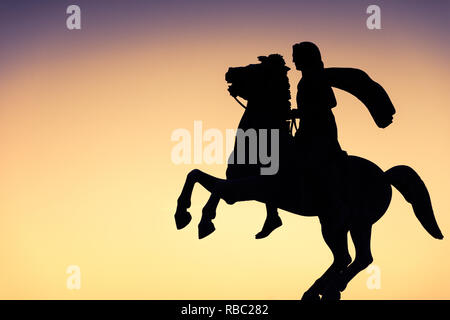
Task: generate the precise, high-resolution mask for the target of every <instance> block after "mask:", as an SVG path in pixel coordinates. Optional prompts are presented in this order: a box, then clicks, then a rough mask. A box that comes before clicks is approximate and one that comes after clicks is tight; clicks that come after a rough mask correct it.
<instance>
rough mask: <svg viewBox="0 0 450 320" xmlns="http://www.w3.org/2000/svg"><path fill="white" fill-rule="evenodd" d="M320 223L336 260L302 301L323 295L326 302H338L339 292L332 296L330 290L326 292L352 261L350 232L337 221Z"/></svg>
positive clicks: (322, 221) (324, 219) (326, 220)
mask: <svg viewBox="0 0 450 320" xmlns="http://www.w3.org/2000/svg"><path fill="white" fill-rule="evenodd" d="M320 223H321V225H322V236H323V238H324V240H325V242H326V244H327V245H328V247H329V248H330V250H331V252H332V253H333V259H334V260H333V263H332V264H331V266H330V267H329V268H328V269H327V271H326V272H325V273H324V274H323V275H322V276H321V277H320V278H319V279H317V280H316V281H315V282H314V284H313V285H312V286H311V288H309V289H308V290H307V291H306V292H305V293H304V294H303V297H302V300H319V299H320V296H319V295H322V299H324V300H330V299H331V300H338V299H339V298H340V293H339V291H338V290H337V291H336V292H333V294H331V292H329V290H326V289H327V287H328V283H329V282H330V281H331V280H332V279H333V278H334V277H335V276H337V275H338V274H340V273H342V272H343V270H345V268H347V266H348V265H349V263H350V262H351V261H352V259H351V257H350V254H349V252H348V243H347V232H348V230H347V229H346V228H345V226H344V225H342V223H339V221H336V219H333V221H329V220H328V219H326V218H323V219H321V220H320Z"/></svg>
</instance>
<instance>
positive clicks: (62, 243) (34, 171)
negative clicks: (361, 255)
mask: <svg viewBox="0 0 450 320" xmlns="http://www.w3.org/2000/svg"><path fill="white" fill-rule="evenodd" d="M70 4H77V5H79V6H80V8H81V19H82V29H81V30H73V31H70V30H68V29H67V28H66V18H67V14H66V8H67V6H68V5H70ZM371 4H377V5H379V6H380V8H381V24H382V29H381V30H368V29H367V27H366V19H367V17H368V15H367V14H366V8H367V7H368V6H369V5H371ZM449 15H450V4H449V2H448V1H414V0H413V1H360V0H355V1H331V0H330V1H299V0H297V1H256V0H253V1H249V0H240V1H237V0H231V1H230V0H228V1H188V0H186V1H181V0H178V1H170V0H169V1H167V0H165V1H143V0H142V1H141V0H140V1H137V0H128V1H125V0H121V1H118V0H112V1H111V0H110V1H106V0H96V1H45V0H44V1H23V0H16V1H12V0H2V1H0V48H1V50H0V147H1V150H2V156H1V158H0V172H1V180H0V271H1V272H0V298H2V299H110V298H114V299H298V298H300V297H301V294H302V293H303V292H304V291H305V290H306V289H307V288H308V287H309V286H310V285H311V284H312V283H313V281H314V280H315V279H316V278H318V277H319V276H320V275H321V274H322V273H323V272H324V271H325V270H326V268H327V267H328V266H329V265H330V264H331V262H332V256H331V253H330V251H329V249H328V248H327V246H326V245H325V243H324V241H323V239H322V236H321V233H320V224H319V222H318V220H317V219H316V218H305V217H300V216H295V215H291V214H289V213H287V212H281V217H282V219H283V222H284V225H283V226H282V227H281V228H280V229H279V230H277V231H275V232H274V233H273V234H272V235H271V236H270V237H268V238H267V239H264V240H255V239H254V234H255V233H256V232H257V231H259V229H260V228H261V226H262V224H263V221H264V218H265V208H264V205H262V204H260V203H250V202H249V203H239V204H235V205H233V206H228V205H226V204H224V203H223V202H221V203H220V205H219V208H218V215H217V218H216V220H215V225H216V228H217V231H216V232H215V233H214V234H212V235H211V236H210V237H208V238H207V239H204V240H201V241H200V240H198V239H197V227H196V225H197V223H198V221H199V219H200V215H201V208H202V206H203V205H204V204H205V202H206V200H207V198H208V193H207V192H206V191H205V190H203V189H202V188H201V187H198V188H196V189H195V191H194V196H193V198H192V207H191V210H190V212H191V213H192V215H193V221H192V223H191V225H190V226H189V227H187V228H186V229H185V230H182V231H177V230H176V228H175V223H174V220H173V214H174V213H175V208H176V199H177V197H178V195H179V192H180V191H181V187H182V184H183V182H184V179H185V175H186V173H187V172H188V171H189V170H191V169H193V168H195V167H198V168H200V169H202V170H204V171H206V172H208V173H211V174H213V175H216V176H219V177H224V175H225V169H226V166H225V165H223V164H222V165H200V166H197V165H196V166H194V165H175V164H173V163H172V161H171V150H172V148H173V146H174V144H175V143H174V142H172V141H171V140H170V137H171V133H172V132H173V131H174V130H176V129H178V128H186V129H188V130H192V129H193V123H194V121H195V120H202V121H203V127H204V129H208V128H218V129H220V130H222V131H223V132H225V129H228V128H235V127H237V124H238V122H239V120H240V117H241V116H242V109H241V108H240V107H239V106H238V105H237V104H236V102H235V101H234V100H233V99H232V98H231V97H230V96H229V94H228V92H227V90H226V89H227V84H226V83H225V79H224V75H225V72H226V70H227V69H228V67H230V66H243V65H247V64H249V63H256V62H257V59H256V58H257V56H259V55H267V54H271V53H280V54H282V55H283V56H284V57H285V59H286V62H287V64H288V65H289V66H290V67H291V69H292V70H291V71H290V72H289V78H290V83H291V89H292V91H291V93H292V96H293V97H295V94H296V91H295V90H296V85H297V82H298V81H299V79H300V76H301V75H300V73H299V72H297V71H295V68H294V67H293V64H292V61H291V47H292V45H293V44H294V43H297V42H300V41H313V42H315V43H316V44H317V45H318V46H319V47H320V48H321V51H322V55H323V60H324V63H325V65H326V66H329V67H331V66H337V67H355V68H360V69H363V70H365V71H366V72H367V73H368V74H369V75H370V76H371V77H372V78H373V79H374V80H376V81H377V82H379V83H380V84H381V85H382V86H383V87H384V88H385V89H386V90H387V92H388V93H389V95H390V97H391V99H392V101H393V103H394V105H395V107H396V109H397V114H396V115H395V117H394V123H393V124H392V125H391V126H389V127H388V128H386V129H384V130H382V129H379V128H377V127H376V126H375V124H374V122H373V121H372V119H371V118H370V115H369V113H368V112H367V110H365V108H364V106H363V105H362V104H361V103H360V102H359V101H358V100H357V99H356V98H354V97H352V96H350V95H349V94H348V93H345V92H342V91H339V90H337V89H336V90H335V93H336V97H337V100H338V107H337V108H335V109H334V113H335V116H336V121H337V125H338V128H339V139H340V141H341V145H342V147H343V148H344V149H345V150H347V152H348V153H350V154H355V155H358V156H362V157H364V158H367V159H370V160H371V161H373V162H375V163H376V164H378V165H379V166H380V167H381V168H382V169H383V170H387V169H389V168H391V167H393V166H395V165H399V164H406V165H409V166H411V167H413V168H414V169H415V170H416V171H417V172H418V173H419V175H420V176H421V177H422V179H423V180H424V181H425V183H426V185H427V187H428V189H429V191H430V195H431V199H432V202H433V205H434V209H435V214H436V218H437V221H438V223H439V225H440V227H441V230H442V232H443V234H444V236H446V238H445V239H444V240H443V241H438V240H435V239H432V238H431V237H430V236H429V235H428V234H427V233H426V231H425V230H423V228H422V227H421V225H420V224H419V222H418V221H417V219H416V218H415V217H414V214H413V211H412V208H411V206H410V205H409V204H408V203H406V201H405V200H404V199H403V198H402V196H401V195H400V194H399V193H398V192H397V191H395V192H394V193H393V199H392V203H391V206H390V208H389V210H388V212H387V213H386V215H385V216H384V217H383V218H382V219H381V220H380V221H379V222H378V223H377V224H376V225H375V227H374V229H373V237H372V239H373V240H372V251H373V255H374V264H375V265H377V266H378V267H379V268H380V270H381V289H379V290H369V289H368V288H367V286H366V281H367V279H368V277H369V276H370V274H368V273H367V272H366V271H363V272H361V273H360V274H359V275H358V276H357V277H356V278H355V279H354V280H353V281H352V282H351V283H350V285H349V286H348V288H347V290H346V291H345V292H344V293H343V296H342V297H343V299H449V298H450V277H449V276H448V271H449V270H450V255H449V253H450V244H449V242H448V237H449V232H450V214H449V212H450V197H449V195H448V194H449V191H448V190H449V189H450V170H449V167H448V166H449V163H450V140H449V138H450V122H449V119H450V110H449V103H450V90H449V88H448V84H449V81H450V74H449V70H450V63H449V53H450V44H449V43H450V41H449V37H448V30H449V27H450V26H449V24H450V23H449V21H450V19H449V18H450V17H449ZM292 104H293V105H294V106H295V99H293V100H292ZM398 229H401V230H402V232H401V233H400V234H399V232H398ZM350 247H351V252H352V253H353V249H352V245H351V246H350ZM69 265H78V266H79V267H80V268H81V289H80V290H68V289H67V288H66V279H67V277H68V275H67V274H66V268H67V266H69Z"/></svg>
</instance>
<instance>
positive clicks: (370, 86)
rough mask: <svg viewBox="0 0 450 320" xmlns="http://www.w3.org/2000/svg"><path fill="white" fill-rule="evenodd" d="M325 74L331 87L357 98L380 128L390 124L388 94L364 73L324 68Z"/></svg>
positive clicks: (390, 107) (391, 115) (391, 112)
mask: <svg viewBox="0 0 450 320" xmlns="http://www.w3.org/2000/svg"><path fill="white" fill-rule="evenodd" d="M325 74H326V77H327V78H328V81H329V84H330V85H331V86H332V87H335V88H338V89H341V90H344V91H347V92H348V93H350V94H352V95H354V96H355V97H357V98H358V99H359V100H360V101H361V102H362V103H363V104H364V105H365V106H366V107H367V109H368V110H369V112H370V114H371V115H372V118H373V120H374V121H375V123H376V124H377V126H378V127H380V128H386V127H387V126H388V125H390V124H391V123H392V119H393V115H394V114H395V108H394V105H393V104H392V102H391V99H389V96H388V94H387V93H386V91H385V90H384V89H383V87H382V86H380V85H379V84H378V83H377V82H375V81H373V80H372V79H371V78H370V77H369V76H368V75H367V74H366V73H365V72H364V71H362V70H359V69H353V68H325Z"/></svg>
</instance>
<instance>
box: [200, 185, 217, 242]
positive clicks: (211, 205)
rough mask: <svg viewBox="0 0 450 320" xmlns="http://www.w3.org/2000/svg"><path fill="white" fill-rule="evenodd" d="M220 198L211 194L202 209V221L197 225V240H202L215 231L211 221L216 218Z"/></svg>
mask: <svg viewBox="0 0 450 320" xmlns="http://www.w3.org/2000/svg"><path fill="white" fill-rule="evenodd" d="M219 201H220V197H219V196H217V195H216V194H215V193H212V194H211V196H210V197H209V199H208V202H206V204H205V206H204V207H203V209H202V219H201V220H200V223H199V224H198V238H199V239H203V238H205V237H207V236H209V235H210V234H211V233H213V232H214V230H216V228H215V227H214V223H212V221H211V220H212V219H214V218H215V217H216V209H217V206H218V205H219Z"/></svg>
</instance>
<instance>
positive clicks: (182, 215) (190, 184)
mask: <svg viewBox="0 0 450 320" xmlns="http://www.w3.org/2000/svg"><path fill="white" fill-rule="evenodd" d="M191 172H192V171H191ZM191 172H190V173H188V175H187V177H186V181H185V182H184V186H183V190H182V191H181V194H180V196H179V197H178V200H177V210H176V212H175V224H176V226H177V229H183V228H184V227H186V226H187V225H188V224H189V222H191V220H192V216H191V214H190V213H189V212H188V211H187V209H188V208H189V207H190V206H191V196H192V191H193V189H194V184H195V181H194V177H193V176H192V174H191Z"/></svg>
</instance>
